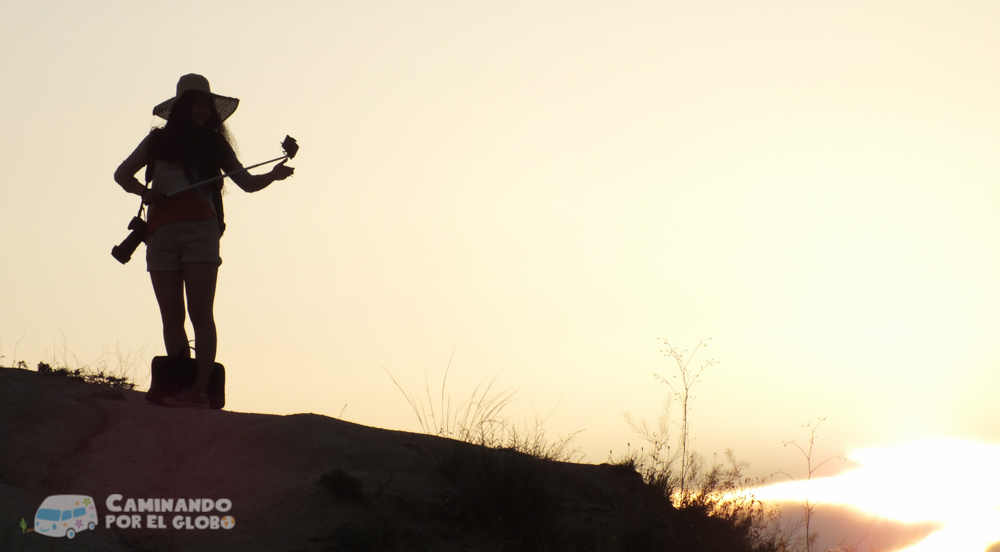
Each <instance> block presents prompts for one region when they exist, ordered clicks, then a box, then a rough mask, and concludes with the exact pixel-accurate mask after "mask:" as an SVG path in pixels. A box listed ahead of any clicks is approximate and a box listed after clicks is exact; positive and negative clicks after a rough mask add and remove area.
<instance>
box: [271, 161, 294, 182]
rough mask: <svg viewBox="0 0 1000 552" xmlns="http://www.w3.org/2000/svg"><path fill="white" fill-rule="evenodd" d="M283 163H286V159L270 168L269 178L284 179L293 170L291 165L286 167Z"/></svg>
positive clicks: (290, 174)
mask: <svg viewBox="0 0 1000 552" xmlns="http://www.w3.org/2000/svg"><path fill="white" fill-rule="evenodd" d="M285 163H288V159H285V160H284V161H282V162H281V163H278V164H277V165H275V166H274V168H273V169H271V178H272V179H273V180H284V179H286V178H288V177H289V176H292V174H293V173H294V172H295V169H294V168H293V167H286V166H285Z"/></svg>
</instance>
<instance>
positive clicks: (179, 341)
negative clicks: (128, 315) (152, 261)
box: [149, 271, 191, 357]
mask: <svg viewBox="0 0 1000 552" xmlns="http://www.w3.org/2000/svg"><path fill="white" fill-rule="evenodd" d="M149 279H150V280H151V281H152V282H153V293H155V294H156V302H157V303H158V304H159V305H160V319H161V320H162V321H163V346H164V347H166V349H167V356H174V357H177V356H179V357H190V356H191V349H190V348H189V347H188V337H187V332H186V331H185V330H184V279H183V275H182V273H181V272H180V271H176V272H169V271H162V272H161V271H157V272H150V273H149Z"/></svg>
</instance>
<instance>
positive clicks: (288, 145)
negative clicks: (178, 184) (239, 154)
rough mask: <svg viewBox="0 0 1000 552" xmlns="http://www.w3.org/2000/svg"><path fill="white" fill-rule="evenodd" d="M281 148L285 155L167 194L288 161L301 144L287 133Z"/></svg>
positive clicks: (181, 191) (293, 156)
mask: <svg viewBox="0 0 1000 552" xmlns="http://www.w3.org/2000/svg"><path fill="white" fill-rule="evenodd" d="M281 149H282V150H283V151H284V152H285V155H283V156H281V157H275V158H274V159H271V160H270V161H264V162H263V163H257V164H256V165H250V166H249V167H243V168H242V169H239V170H236V171H233V172H228V173H226V174H220V175H219V176H213V177H212V178H209V179H208V180H202V181H201V182H197V183H195V184H192V185H190V186H188V187H186V188H184V189H183V190H174V191H173V192H170V193H169V194H166V196H167V197H168V198H171V197H174V196H175V195H177V194H183V193H184V192H186V191H188V190H191V189H193V188H197V187H199V186H204V185H205V184H209V183H212V182H215V181H216V180H222V179H223V178H226V177H227V176H232V175H234V174H237V173H241V172H244V171H249V170H250V169H255V168H257V167H259V166H261V165H267V164H268V163H274V162H275V161H281V160H286V161H287V160H289V159H294V158H295V154H296V153H298V152H299V145H298V144H297V143H296V142H295V138H292V137H291V136H287V135H286V136H285V141H284V142H282V143H281Z"/></svg>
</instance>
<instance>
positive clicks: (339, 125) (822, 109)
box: [0, 0, 1000, 474]
mask: <svg viewBox="0 0 1000 552" xmlns="http://www.w3.org/2000/svg"><path fill="white" fill-rule="evenodd" d="M998 31H1000V4H996V3H995V2H988V1H981V2H967V1H957V2H956V1H952V2H927V1H915V0H908V1H905V2H904V1H895V2H889V1H884V2H868V1H865V2H861V1H856V2H855V1H839V2H798V1H775V2H767V1H754V2H736V1H727V2H713V1H705V2H627V3H622V2H615V3H612V2H516V1H504V2H439V1H433V2H431V1H428V2H402V1H398V2H318V1H317V2H305V1H301V2H297V1H291V2H281V3H279V2H252V1H244V2H221V1H220V2H189V1H178V2H172V3H170V4H169V7H165V5H163V4H153V3H145V2H138V3H137V2H125V1H122V2H104V1H98V2H85V3H69V2H49V1H44V0H42V1H33V2H12V1H0V52H3V55H2V56H0V85H2V90H3V98H4V101H3V102H2V103H0V123H2V128H3V131H4V132H3V133H2V135H0V165H2V166H3V177H2V181H3V183H2V186H0V209H2V211H0V213H2V214H0V235H2V237H3V239H2V241H0V263H2V264H0V267H2V269H0V339H2V341H0V348H2V354H3V355H4V358H3V359H2V360H3V363H4V364H5V365H6V364H10V363H11V362H12V360H13V353H14V344H15V343H16V342H17V341H18V340H19V339H21V342H20V345H19V346H18V348H17V354H16V358H17V359H19V360H26V361H27V362H28V363H29V364H32V365H34V364H35V363H37V362H38V361H39V360H44V359H53V357H54V356H55V358H56V359H59V358H61V357H60V356H59V355H61V354H62V351H63V350H64V347H65V350H66V351H68V352H69V353H70V354H73V355H76V356H77V357H78V358H79V360H80V361H81V362H89V361H91V360H93V359H95V358H97V357H99V356H100V355H101V353H102V352H103V351H107V350H114V349H115V348H116V347H119V348H121V349H122V350H123V351H129V350H131V351H139V350H143V347H146V348H145V353H146V362H147V364H148V359H149V358H151V357H152V356H153V355H155V354H162V351H163V345H162V340H161V337H160V325H159V314H158V311H157V309H156V303H155V300H154V297H153V294H152V289H151V286H150V284H149V280H148V276H147V275H146V273H145V264H144V260H143V254H144V249H142V248H140V250H139V251H138V252H137V255H136V257H135V258H134V259H133V261H132V262H130V263H129V264H127V265H125V266H121V265H119V264H118V263H117V262H116V261H115V260H114V259H113V258H112V257H111V255H110V250H111V247H112V246H113V245H115V244H117V243H118V242H119V241H121V239H122V238H124V237H125V235H126V234H127V230H126V225H127V223H128V221H129V219H130V217H132V216H133V214H134V213H135V210H136V209H137V207H138V199H137V197H136V196H131V195H128V194H126V193H124V192H123V191H122V190H121V189H120V188H119V187H118V185H117V184H115V183H114V181H113V180H112V173H113V172H114V170H115V168H116V167H117V166H118V163H120V162H121V161H122V160H123V159H124V158H125V157H126V156H127V155H128V154H129V153H130V152H131V151H132V149H133V148H134V147H135V146H136V145H137V144H138V143H139V141H140V140H141V139H142V138H143V136H144V135H145V134H146V133H147V132H148V130H149V128H150V127H151V125H153V124H157V123H160V122H161V121H159V120H158V119H156V118H155V117H153V116H152V115H151V110H152V107H153V106H154V105H156V104H157V103H159V102H161V101H162V100H165V99H167V98H169V97H171V96H172V95H173V93H174V87H175V84H176V81H177V78H178V77H179V76H180V75H182V74H185V73H189V72H196V73H201V74H203V75H205V76H206V77H208V79H209V80H210V81H211V84H212V89H213V91H215V92H217V93H220V94H223V95H230V96H236V97H238V98H240V99H241V104H240V108H239V110H238V111H237V112H236V114H235V115H234V116H233V118H232V119H230V122H229V128H230V130H231V131H232V133H233V135H234V136H235V138H236V141H237V146H238V152H239V154H240V157H241V160H242V161H243V162H244V163H245V164H251V163H254V162H259V161H263V160H266V159H270V158H273V157H276V156H278V155H280V148H279V143H280V142H281V140H282V139H283V138H284V136H285V134H290V135H292V136H294V137H295V138H297V139H298V141H299V143H300V145H301V152H300V153H299V155H298V157H297V158H296V159H295V161H294V163H292V165H294V166H295V167H296V174H295V177H294V178H292V179H290V180H287V181H285V182H280V183H276V184H275V185H273V186H272V187H270V188H268V189H266V190H264V191H262V192H259V193H257V194H253V195H248V194H244V193H243V192H241V191H240V190H239V189H238V188H237V187H236V186H233V185H230V186H229V189H230V192H231V193H229V194H228V195H227V196H226V215H227V223H228V229H227V232H226V235H225V237H224V238H223V240H222V249H223V251H222V256H223V259H224V263H223V265H222V267H221V271H220V278H219V291H218V296H217V301H216V317H217V323H218V328H219V354H218V359H219V361H220V362H222V363H224V364H225V365H226V367H227V370H228V373H229V380H228V406H229V407H231V408H232V409H234V410H240V411H254V412H270V413H279V414H280V413H292V412H309V411H311V412H318V413H324V414H328V415H338V414H339V413H340V412H341V411H342V410H343V417H344V418H345V419H347V420H350V421H354V422H358V423H362V424H367V425H373V426H379V427H386V428H394V429H405V430H414V429H419V426H418V425H417V423H416V419H415V418H414V416H413V414H412V411H411V410H410V408H409V406H408V405H407V404H406V402H405V400H404V399H403V397H402V395H401V394H400V393H399V391H398V390H397V389H396V388H395V386H394V385H393V384H392V382H391V380H390V379H389V377H388V376H387V375H386V373H385V372H384V371H383V368H382V367H384V368H385V369H387V370H389V371H390V372H391V373H392V374H393V375H394V376H395V377H396V378H397V379H398V380H400V382H401V383H402V384H403V385H404V386H407V387H409V388H411V389H412V390H413V392H418V391H420V390H421V389H422V388H423V385H424V378H425V374H426V375H427V377H428V378H429V379H430V381H431V382H432V384H433V383H435V382H439V381H440V377H441V375H442V373H443V371H444V368H445V366H446V365H447V364H448V361H449V358H453V360H452V371H451V375H450V379H451V382H452V385H453V387H452V393H453V398H454V399H455V400H461V399H465V398H467V397H468V395H469V394H470V393H471V390H472V388H473V387H474V385H475V384H476V383H477V382H479V381H481V380H482V379H484V378H488V377H492V376H493V375H495V374H496V373H497V372H499V371H500V370H503V373H502V374H501V376H500V378H499V379H498V385H499V386H500V387H501V388H512V389H513V388H520V391H519V393H518V397H519V399H518V401H516V402H515V403H514V405H513V406H512V409H511V413H512V414H516V415H517V416H518V417H524V418H528V417H531V416H532V415H533V414H532V411H535V412H537V413H538V414H539V415H542V416H546V415H549V414H550V413H551V416H550V417H549V418H548V422H547V426H546V427H547V428H548V429H549V431H550V432H551V433H552V434H553V435H554V434H556V433H563V434H565V433H568V432H570V431H574V430H580V429H582V430H585V431H584V432H583V433H581V434H580V435H579V436H578V438H577V441H576V442H577V444H578V445H579V446H580V447H581V448H582V450H583V451H584V452H585V453H586V455H587V457H586V459H587V460H589V461H592V462H601V461H605V460H606V459H607V454H608V451H609V450H614V451H615V452H616V454H617V453H619V452H622V451H624V449H625V446H626V443H629V442H631V443H633V444H635V443H637V442H639V440H640V439H638V437H637V436H636V435H634V434H632V433H630V430H629V428H628V426H627V425H626V424H625V422H624V421H623V419H622V414H623V413H624V412H626V411H627V412H630V413H631V414H632V415H633V416H635V417H638V418H643V417H645V418H649V419H654V418H655V417H656V416H657V414H658V412H659V409H660V407H661V406H662V403H663V400H664V399H665V397H666V394H667V391H668V389H667V388H666V386H665V385H663V384H660V383H657V382H656V380H655V379H654V377H653V374H654V373H656V372H659V373H663V374H670V373H672V372H671V370H672V367H671V365H670V364H669V363H668V359H667V358H666V357H664V356H663V355H662V354H661V350H662V349H663V344H662V342H660V341H658V338H669V339H670V340H671V342H672V343H673V344H674V345H676V346H678V347H679V348H688V349H690V348H693V347H694V346H695V345H696V344H697V343H698V341H699V340H700V339H702V338H711V339H712V341H711V342H710V343H711V345H710V346H709V347H708V349H707V350H705V351H704V355H703V356H702V357H700V358H703V359H705V360H707V359H709V358H714V359H715V360H717V361H719V364H717V365H715V366H712V367H711V368H709V369H708V370H707V371H706V372H705V373H704V376H703V378H702V380H703V381H702V382H701V383H700V384H699V386H698V387H697V388H696V393H695V395H696V396H697V399H696V400H695V402H694V409H693V411H692V413H691V416H692V424H693V427H692V430H693V432H694V435H695V437H696V441H695V448H696V449H698V450H700V451H702V452H703V453H705V454H709V455H710V454H711V453H712V452H720V453H721V452H722V451H723V450H724V449H725V448H727V447H731V448H733V449H735V452H736V454H737V456H739V457H740V458H742V459H744V460H748V461H750V462H751V463H752V466H753V469H754V470H755V473H760V474H767V473H771V472H774V471H776V470H778V469H784V470H786V471H789V472H794V471H795V470H801V465H800V463H799V458H797V457H796V456H795V454H794V453H793V451H789V450H788V449H787V448H783V447H782V444H781V443H782V441H784V440H790V439H799V440H801V439H802V438H803V437H805V436H807V433H804V431H807V430H804V429H803V428H802V425H803V424H805V423H809V422H814V421H815V420H816V419H818V418H819V417H826V418H827V421H826V422H824V424H823V425H822V426H821V431H820V441H818V445H817V446H818V448H819V449H820V452H821V453H823V454H827V455H829V454H837V453H840V452H847V451H850V450H854V449H856V448H859V447H866V448H870V447H879V446H889V445H900V444H905V443H908V442H913V441H915V440H917V439H923V438H931V437H951V438H964V439H971V440H979V441H985V442H997V441H998V440H1000V426H998V424H997V423H996V421H995V420H996V417H997V406H996V405H997V401H996V398H995V395H996V390H997V389H998V387H1000V374H998V370H997V369H996V368H997V365H998V361H1000V350H998V348H997V346H996V341H995V339H994V336H995V335H997V333H998V330H1000V293H998V289H1000V288H998V285H997V282H998V281H1000V250H998V248H997V247H996V242H997V239H998V238H1000V221H998V219H997V217H996V216H995V215H994V212H995V210H996V208H997V206H998V205H1000V193H998V191H997V190H998V186H997V182H998V181H1000V159H998V153H1000V133H998V130H997V129H998V128H1000V102H998V101H997V98H998V97H1000V73H998V71H997V67H998V66H1000V32H998ZM140 176H141V175H140ZM22 336H23V339H22ZM63 336H65V341H64V337H63ZM699 354H701V353H699ZM146 374H148V366H147V365H146V364H144V365H143V366H142V367H141V368H140V369H139V376H140V378H141V377H145V376H146ZM345 405H346V409H345ZM675 412H676V410H675Z"/></svg>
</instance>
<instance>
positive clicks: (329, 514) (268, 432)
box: [0, 368, 740, 552]
mask: <svg viewBox="0 0 1000 552" xmlns="http://www.w3.org/2000/svg"><path fill="white" fill-rule="evenodd" d="M0 443H2V447H0V550H5V551H6V550H9V551H19V550H31V551H35V550H38V551H47V550H70V549H71V550H74V551H80V552H82V551H97V550H101V551H126V550H136V551H150V552H153V551H157V552H158V551H172V550H186V551H187V550H190V551H202V550H204V551H208V550H213V551H214V550H241V551H261V552H263V551H272V550H287V551H321V550H335V551H336V550H352V551H363V550H373V551H374V550H435V551H437V550H441V551H449V550H456V551H457V550H484V551H487V550H533V549H537V550H542V549H547V550H607V551H611V550H644V549H648V548H647V547H651V546H652V547H655V548H656V549H658V550H674V549H676V550H685V551H695V550H715V549H726V550H739V549H740V548H733V547H732V542H733V541H731V540H729V539H730V538H733V535H731V534H730V533H731V532H730V531H727V530H726V528H725V527H723V526H722V525H721V524H722V522H718V523H713V522H715V521H716V520H705V519H700V520H695V519H686V518H688V517H690V516H688V515H687V514H685V513H681V512H677V511H676V510H673V509H672V508H669V507H667V506H665V503H664V501H662V500H660V499H658V498H656V497H654V496H651V493H650V492H649V490H648V489H647V488H646V487H645V486H644V485H643V484H642V481H641V479H640V478H639V476H638V475H637V474H636V473H635V472H634V471H632V470H630V469H628V468H624V467H615V466H610V465H588V464H570V463H560V462H550V461H543V460H538V459H535V458H531V457H527V456H524V455H521V454H517V453H512V452H509V451H498V450H491V449H485V448H481V447H476V446H473V445H469V444H466V443H460V442H456V441H453V440H449V439H443V438H438V437H434V436H429V435H423V434H414V433H406V432H400V431H389V430H384V429H378V428H372V427H366V426H362V425H358V424H354V423H349V422H345V421H342V420H338V419H334V418H329V417H326V416H320V415H316V414H295V415H289V416H276V415H267V414H251V413H238V412H227V411H207V412H206V411H187V410H177V409H169V408H163V407H156V406H153V405H151V404H149V403H147V402H146V401H145V400H144V399H143V394H142V393H140V392H137V391H125V390H120V389H114V388H110V387H106V386H100V385H94V384H88V383H84V382H82V381H78V380H73V379H69V378H66V377H62V376H58V375H53V374H43V373H38V372H34V371H29V370H19V369H12V368H4V369H0ZM52 495H85V496H89V497H92V498H93V501H94V506H96V508H97V511H96V514H97V517H98V518H99V520H100V522H99V523H97V527H96V528H95V529H94V530H82V531H79V532H78V534H77V535H76V536H75V538H73V539H72V541H70V540H69V539H66V538H52V537H48V536H43V535H40V534H37V533H34V532H31V531H29V532H22V529H21V527H20V522H21V520H22V519H24V520H25V521H26V524H27V528H28V529H31V528H32V527H33V525H34V522H35V514H36V511H37V510H38V509H39V506H40V505H41V504H42V502H43V500H45V499H46V497H49V496H52ZM113 495H121V498H119V499H118V500H112V504H111V506H114V507H116V508H122V511H121V512H116V513H114V515H115V516H128V518H127V519H126V520H121V521H128V523H129V525H130V526H129V527H128V528H123V527H121V526H120V525H119V521H120V518H117V517H116V518H115V519H114V520H113V521H112V522H111V524H110V527H108V520H107V516H108V515H109V514H112V513H113V512H110V511H109V508H108V498H109V497H112V499H114V498H115V497H114V496H113ZM129 499H133V502H134V504H135V505H136V509H139V508H140V507H146V506H147V505H148V506H150V507H151V508H152V509H156V505H157V504H159V509H160V510H161V511H160V512H152V516H151V513H150V512H130V511H127V510H128V506H129ZM140 499H141V500H142V502H140ZM150 499H173V500H172V504H171V508H172V509H175V508H177V506H178V503H179V502H181V499H185V500H184V502H185V503H190V502H191V501H189V500H186V499H210V501H211V502H212V503H221V504H220V506H219V507H214V508H213V510H212V511H209V512H186V511H185V512H178V511H172V512H164V511H162V510H164V509H165V508H166V501H164V500H161V501H159V502H158V503H157V502H154V501H153V500H150ZM224 499H226V500H228V502H229V503H231V508H225V510H226V511H225V512H223V511H220V510H222V509H223V505H225V506H228V504H226V500H224ZM147 500H148V501H149V502H148V503H147V502H146V501H147ZM198 502H199V503H200V504H206V505H207V503H206V502H205V501H203V500H199V501H198ZM185 509H187V508H185ZM133 516H138V517H137V519H138V520H139V521H140V527H139V528H136V527H133V526H131V523H132V517H133ZM178 516H179V520H180V521H179V522H178V523H180V524H181V525H180V527H181V528H179V529H178V528H175V527H174V525H173V523H174V521H173V520H174V518H175V517H178ZM198 516H204V517H205V519H204V520H203V521H201V522H199V521H198V520H197V517H198ZM212 516H215V518H216V519H215V520H211V518H212ZM224 516H230V517H231V518H233V520H234V524H233V525H232V527H231V528H230V529H225V528H223V527H221V526H218V528H214V529H213V528H211V527H208V528H205V529H198V528H196V527H194V526H195V525H197V524H198V523H202V524H206V523H210V522H211V523H212V524H217V523H218V520H219V519H221V518H222V517H224ZM184 518H188V520H189V523H190V524H191V526H192V527H194V528H185V527H184V522H185V519H184ZM71 521H72V520H71ZM706 522H707V523H708V524H707V525H706ZM161 524H162V526H161ZM150 525H152V526H153V527H155V528H151V527H150ZM727 541H728V542H730V545H728V546H729V547H728V548H719V546H727V545H724V544H723V543H724V542H727ZM70 545H71V546H70Z"/></svg>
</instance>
